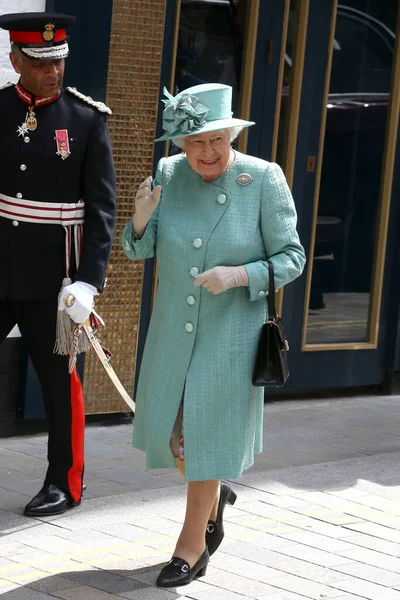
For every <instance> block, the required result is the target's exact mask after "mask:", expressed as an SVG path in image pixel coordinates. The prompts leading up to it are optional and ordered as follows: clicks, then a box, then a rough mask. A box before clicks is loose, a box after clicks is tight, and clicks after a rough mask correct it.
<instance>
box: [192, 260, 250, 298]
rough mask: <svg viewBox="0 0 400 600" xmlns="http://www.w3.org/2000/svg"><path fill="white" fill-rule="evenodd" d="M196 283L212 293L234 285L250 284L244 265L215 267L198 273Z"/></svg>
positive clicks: (224, 290)
mask: <svg viewBox="0 0 400 600" xmlns="http://www.w3.org/2000/svg"><path fill="white" fill-rule="evenodd" d="M194 285H195V286H199V285H202V286H203V287H205V288H206V290H208V291H209V292H211V293H212V294H220V293H221V292H226V290H229V289H230V288H233V287H239V286H242V285H249V277H248V275H247V271H246V269H245V268H244V267H243V266H240V267H213V268H212V269H208V271H204V273H201V274H200V275H197V277H196V279H195V281H194Z"/></svg>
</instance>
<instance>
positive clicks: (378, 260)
mask: <svg viewBox="0 0 400 600" xmlns="http://www.w3.org/2000/svg"><path fill="white" fill-rule="evenodd" d="M337 5H338V0H334V2H333V7H332V19H331V31H330V38H329V59H328V65H327V69H326V77H325V89H324V101H323V109H322V118H321V130H320V138H319V146H318V159H317V171H316V178H315V192H314V203H313V218H312V231H311V239H310V252H309V256H308V270H307V283H306V292H305V297H304V318H303V331H302V342H301V351H302V352H320V351H322V350H323V351H329V350H375V349H376V348H377V347H378V335H379V316H380V309H381V301H382V287H383V277H384V268H385V256H386V244H387V235H388V225H389V212H390V203H391V194H392V184H393V171H394V161H395V154H396V144H397V131H398V123H399V112H400V9H399V10H398V15H397V25H396V42H395V49H394V59H393V66H392V82H391V88H390V103H389V109H388V116H387V122H386V134H385V148H384V155H383V161H382V171H381V173H382V179H381V189H380V198H379V211H378V217H377V231H376V234H375V240H376V242H375V254H374V264H373V270H372V273H373V274H372V289H371V299H370V307H369V314H368V330H367V340H368V341H367V342H338V343H333V344H329V343H323V344H307V328H308V306H309V301H310V292H311V280H312V264H313V260H314V244H315V236H316V229H317V215H318V204H319V192H320V184H321V173H322V163H323V150H324V142H325V128H326V116H327V110H328V108H327V104H328V95H329V87H330V79H331V68H332V58H333V43H334V36H335V27H336V15H337Z"/></svg>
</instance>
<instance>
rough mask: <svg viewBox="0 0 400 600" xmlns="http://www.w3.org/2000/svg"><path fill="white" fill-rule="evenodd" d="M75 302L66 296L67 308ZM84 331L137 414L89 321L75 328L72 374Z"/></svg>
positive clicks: (71, 297)
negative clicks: (80, 338) (79, 340)
mask: <svg viewBox="0 0 400 600" xmlns="http://www.w3.org/2000/svg"><path fill="white" fill-rule="evenodd" d="M74 302H75V296H73V295H72V294H68V296H66V297H65V298H64V304H65V305H66V306H72V305H73V304H74ZM82 331H83V332H84V333H85V335H86V337H87V339H88V340H89V343H90V345H91V346H92V348H93V349H94V351H95V352H96V354H97V356H98V357H99V359H100V362H101V364H102V365H103V367H104V369H105V371H106V373H107V375H108V376H109V378H110V379H111V381H112V382H113V384H114V386H115V387H116V389H117V390H118V392H119V394H120V395H121V397H122V398H123V399H124V401H125V402H126V404H127V405H128V406H129V408H130V409H131V411H132V412H133V413H134V414H135V410H136V405H135V402H134V401H133V400H132V398H131V397H130V395H129V394H128V392H127V391H126V389H125V388H124V386H123V385H122V383H121V381H120V380H119V378H118V375H117V374H116V372H115V371H114V369H113V368H112V366H111V364H110V356H107V354H106V353H105V352H104V349H103V346H102V345H101V343H100V342H99V340H98V339H97V337H96V335H95V332H94V330H93V328H92V326H91V325H90V321H89V319H87V320H86V321H84V322H83V323H77V324H76V326H75V329H74V343H73V350H72V352H71V357H70V366H69V370H70V373H71V372H72V371H73V369H74V367H75V364H76V358H77V348H78V339H79V336H80V335H81V333H82Z"/></svg>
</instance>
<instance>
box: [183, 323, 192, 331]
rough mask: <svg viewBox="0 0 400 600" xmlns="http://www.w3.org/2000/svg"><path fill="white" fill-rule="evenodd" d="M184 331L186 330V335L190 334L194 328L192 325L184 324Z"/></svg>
mask: <svg viewBox="0 0 400 600" xmlns="http://www.w3.org/2000/svg"><path fill="white" fill-rule="evenodd" d="M185 329H186V331H187V332H188V333H192V331H193V329H194V328H193V325H192V323H186V324H185Z"/></svg>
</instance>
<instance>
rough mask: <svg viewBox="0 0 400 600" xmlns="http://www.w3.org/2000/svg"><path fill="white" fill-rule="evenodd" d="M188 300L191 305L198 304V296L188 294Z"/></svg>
mask: <svg viewBox="0 0 400 600" xmlns="http://www.w3.org/2000/svg"><path fill="white" fill-rule="evenodd" d="M186 302H187V303H188V304H190V306H194V305H195V304H196V298H195V297H194V296H188V297H187V298H186Z"/></svg>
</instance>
